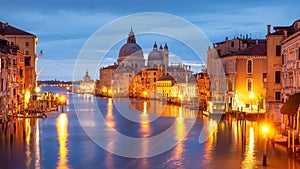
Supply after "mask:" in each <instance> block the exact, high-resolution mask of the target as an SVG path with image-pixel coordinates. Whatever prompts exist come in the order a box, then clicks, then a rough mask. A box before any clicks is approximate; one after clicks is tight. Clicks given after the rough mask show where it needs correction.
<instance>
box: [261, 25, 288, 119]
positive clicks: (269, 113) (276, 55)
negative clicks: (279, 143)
mask: <svg viewBox="0 0 300 169" xmlns="http://www.w3.org/2000/svg"><path fill="white" fill-rule="evenodd" d="M274 30H275V31H274V32H271V25H267V36H266V40H267V73H266V74H265V75H264V77H263V78H264V79H263V80H264V84H265V87H266V117H267V118H268V119H271V120H272V121H277V122H281V115H280V108H281V106H282V96H281V89H282V80H281V74H282V73H281V71H282V57H281V42H282V41H283V40H284V38H285V37H284V36H285V35H284V34H285V33H284V32H285V31H287V29H286V28H284V27H274ZM286 33H287V32H286Z"/></svg>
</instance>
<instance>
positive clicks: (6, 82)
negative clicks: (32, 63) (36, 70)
mask: <svg viewBox="0 0 300 169" xmlns="http://www.w3.org/2000/svg"><path fill="white" fill-rule="evenodd" d="M23 59H24V55H23V54H22V53H20V52H19V47H18V46H17V45H15V44H12V43H9V42H8V41H6V40H3V39H1V40H0V61H1V65H0V107H1V109H0V119H6V117H7V116H12V115H14V114H16V113H18V112H20V111H21V110H23V109H24V108H25V107H24V102H26V100H25V99H26V98H25V96H24V94H25V92H24V85H25V83H24V81H25V80H24V77H25V72H24V67H25V65H24V60H23ZM27 104H28V100H27Z"/></svg>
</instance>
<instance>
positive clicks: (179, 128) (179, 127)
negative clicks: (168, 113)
mask: <svg viewBox="0 0 300 169" xmlns="http://www.w3.org/2000/svg"><path fill="white" fill-rule="evenodd" d="M184 120H185V119H184V118H183V117H182V109H181V108H180V109H179V116H178V117H177V119H176V128H175V131H174V132H175V139H176V140H177V141H179V142H178V144H177V146H176V147H175V150H174V151H173V155H172V158H171V159H170V161H171V164H172V166H173V168H181V167H183V161H184V159H185V156H184V151H186V150H185V144H183V142H182V141H183V139H184V138H185V137H184V136H185V121H184Z"/></svg>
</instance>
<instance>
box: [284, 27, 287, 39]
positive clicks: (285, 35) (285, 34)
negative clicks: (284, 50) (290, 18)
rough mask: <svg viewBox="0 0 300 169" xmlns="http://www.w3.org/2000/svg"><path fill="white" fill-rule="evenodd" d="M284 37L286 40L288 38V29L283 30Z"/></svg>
mask: <svg viewBox="0 0 300 169" xmlns="http://www.w3.org/2000/svg"><path fill="white" fill-rule="evenodd" d="M283 36H284V38H286V37H287V30H286V29H284V30H283Z"/></svg>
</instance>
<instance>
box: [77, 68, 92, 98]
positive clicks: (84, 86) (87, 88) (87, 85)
mask: <svg viewBox="0 0 300 169" xmlns="http://www.w3.org/2000/svg"><path fill="white" fill-rule="evenodd" d="M79 93H95V82H94V80H92V79H91V77H90V75H89V72H88V71H86V73H85V76H83V80H82V81H81V82H80V85H79Z"/></svg>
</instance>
